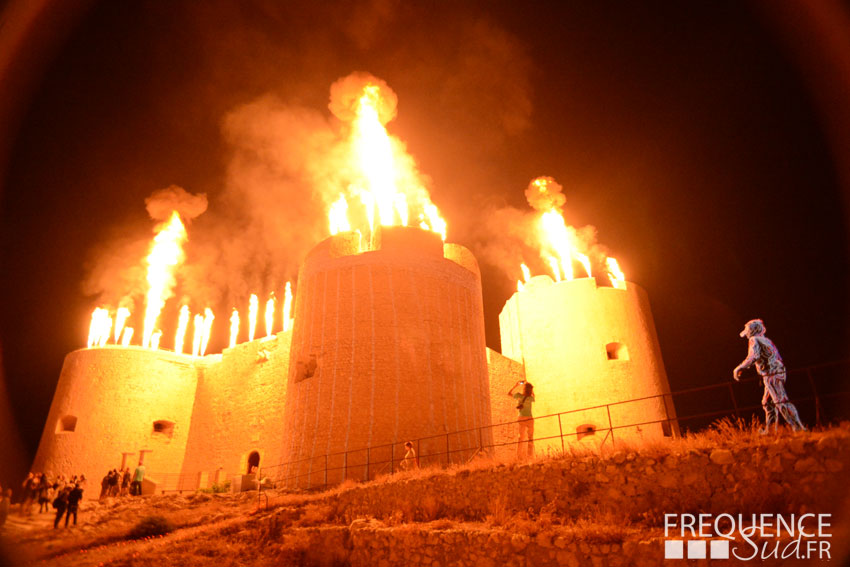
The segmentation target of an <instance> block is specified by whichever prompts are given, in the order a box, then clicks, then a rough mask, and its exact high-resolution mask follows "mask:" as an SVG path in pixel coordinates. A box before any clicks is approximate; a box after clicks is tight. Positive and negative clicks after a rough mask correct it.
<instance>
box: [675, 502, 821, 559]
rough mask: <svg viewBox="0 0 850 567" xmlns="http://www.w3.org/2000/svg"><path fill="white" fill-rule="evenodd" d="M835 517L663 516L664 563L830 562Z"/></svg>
mask: <svg viewBox="0 0 850 567" xmlns="http://www.w3.org/2000/svg"><path fill="white" fill-rule="evenodd" d="M831 516H832V515H831V514H800V515H798V514H737V515H732V514H717V515H714V514H664V559H738V560H740V561H751V560H764V559H788V558H795V559H808V560H823V561H827V560H829V559H831V558H832V557H831V555H830V538H831V537H832V534H831V533H830V531H829V530H830V522H831V519H832V518H831Z"/></svg>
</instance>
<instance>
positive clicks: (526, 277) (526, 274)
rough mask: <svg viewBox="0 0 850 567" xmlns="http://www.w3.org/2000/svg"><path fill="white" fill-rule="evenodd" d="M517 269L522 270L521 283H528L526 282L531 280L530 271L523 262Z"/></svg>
mask: <svg viewBox="0 0 850 567" xmlns="http://www.w3.org/2000/svg"><path fill="white" fill-rule="evenodd" d="M519 267H520V269H521V270H522V281H524V282H525V283H528V280H530V279H531V271H530V270H529V269H528V266H526V265H525V262H523V263H522V264H520V266H519Z"/></svg>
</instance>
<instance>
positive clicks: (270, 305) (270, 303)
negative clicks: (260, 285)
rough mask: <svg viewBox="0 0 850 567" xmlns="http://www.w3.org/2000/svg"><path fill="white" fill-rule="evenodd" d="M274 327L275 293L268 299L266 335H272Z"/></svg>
mask: <svg viewBox="0 0 850 567" xmlns="http://www.w3.org/2000/svg"><path fill="white" fill-rule="evenodd" d="M273 327H274V293H272V294H271V296H269V299H268V301H266V336H267V337H270V336H272V328H273Z"/></svg>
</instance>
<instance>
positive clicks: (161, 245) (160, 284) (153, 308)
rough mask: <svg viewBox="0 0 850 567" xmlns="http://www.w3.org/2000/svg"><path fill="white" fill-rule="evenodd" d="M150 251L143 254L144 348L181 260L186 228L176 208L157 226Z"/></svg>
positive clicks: (169, 293) (168, 294)
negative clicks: (145, 280) (144, 296)
mask: <svg viewBox="0 0 850 567" xmlns="http://www.w3.org/2000/svg"><path fill="white" fill-rule="evenodd" d="M158 230H159V232H158V233H157V235H156V236H154V239H153V244H152V246H151V250H150V253H149V254H148V257H147V264H148V271H147V281H148V292H147V295H146V298H145V324H144V330H143V335H142V346H143V347H145V348H147V347H149V346H150V343H151V335H152V334H153V332H154V329H155V327H156V321H157V319H158V318H159V314H160V312H161V311H162V308H163V307H164V306H165V301H166V299H168V297H169V296H170V295H171V289H172V288H173V286H174V274H173V271H174V268H175V266H177V265H178V264H179V263H180V262H181V261H182V260H183V242H184V241H185V240H186V228H185V227H184V226H183V223H182V222H181V221H180V215H179V214H177V211H174V212H173V213H171V218H170V219H169V220H168V222H166V223H163V224H161V225H160V226H159V227H158Z"/></svg>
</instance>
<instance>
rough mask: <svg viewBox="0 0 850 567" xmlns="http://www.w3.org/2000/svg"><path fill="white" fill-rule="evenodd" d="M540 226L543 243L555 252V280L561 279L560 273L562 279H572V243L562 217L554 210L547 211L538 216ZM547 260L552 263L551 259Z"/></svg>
mask: <svg viewBox="0 0 850 567" xmlns="http://www.w3.org/2000/svg"><path fill="white" fill-rule="evenodd" d="M540 226H541V228H542V230H543V235H544V236H545V237H546V242H545V245H546V246H547V247H548V248H550V249H551V250H552V251H553V252H554V253H555V256H556V258H557V264H558V268H559V269H557V270H556V269H555V268H554V266H553V271H554V272H555V281H560V280H561V277H560V276H561V273H563V274H564V279H566V280H571V279H573V257H572V251H573V245H572V242H571V239H570V234H569V232H568V231H567V225H566V223H565V222H564V217H563V216H561V213H560V212H558V211H556V210H551V211H547V212H545V213H543V215H542V216H541V217H540ZM549 262H550V264H552V261H551V260H549Z"/></svg>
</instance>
